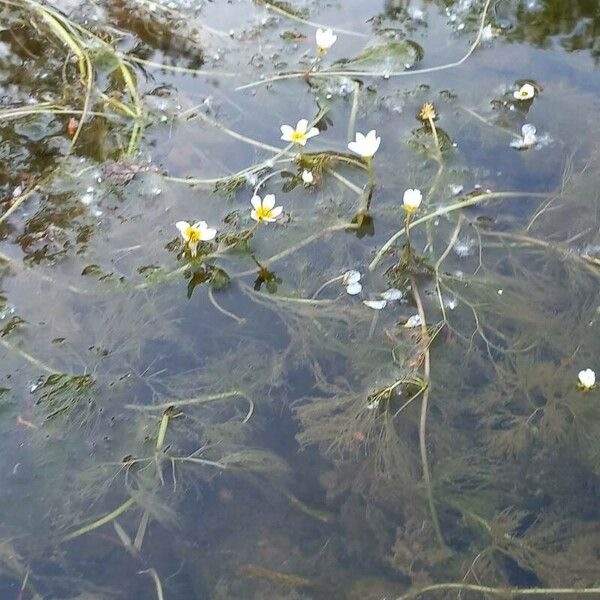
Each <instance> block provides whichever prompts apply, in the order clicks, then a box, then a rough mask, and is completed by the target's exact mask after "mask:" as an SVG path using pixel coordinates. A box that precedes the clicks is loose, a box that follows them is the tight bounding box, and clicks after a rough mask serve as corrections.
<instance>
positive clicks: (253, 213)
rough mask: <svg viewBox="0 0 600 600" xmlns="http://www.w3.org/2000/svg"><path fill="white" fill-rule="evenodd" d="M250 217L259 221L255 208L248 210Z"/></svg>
mask: <svg viewBox="0 0 600 600" xmlns="http://www.w3.org/2000/svg"><path fill="white" fill-rule="evenodd" d="M250 217H252V218H253V219H254V220H255V221H260V219H259V218H258V215H257V214H256V210H254V209H252V210H251V211H250Z"/></svg>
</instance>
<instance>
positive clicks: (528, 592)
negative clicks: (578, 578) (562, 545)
mask: <svg viewBox="0 0 600 600" xmlns="http://www.w3.org/2000/svg"><path fill="white" fill-rule="evenodd" d="M449 590H457V591H465V592H478V593H480V594H491V595H492V596H499V597H501V598H517V597H519V596H578V595H582V596H600V587H595V588H502V587H490V586H487V585H475V584H471V583H437V584H434V585H428V586H425V587H423V588H420V589H418V590H415V591H412V592H408V593H407V594H403V595H402V596H398V598H396V600H412V599H413V598H418V597H419V596H422V595H423V594H428V593H429V592H443V591H449Z"/></svg>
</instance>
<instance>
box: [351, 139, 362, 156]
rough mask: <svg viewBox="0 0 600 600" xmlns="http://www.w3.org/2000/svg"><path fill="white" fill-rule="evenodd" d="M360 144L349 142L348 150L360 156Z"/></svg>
mask: <svg viewBox="0 0 600 600" xmlns="http://www.w3.org/2000/svg"><path fill="white" fill-rule="evenodd" d="M360 148H361V146H360V144H359V143H358V142H348V150H350V151H351V152H354V154H358V155H359V156H360Z"/></svg>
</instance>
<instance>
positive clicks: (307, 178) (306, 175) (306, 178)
mask: <svg viewBox="0 0 600 600" xmlns="http://www.w3.org/2000/svg"><path fill="white" fill-rule="evenodd" d="M302 181H303V182H304V183H305V184H306V185H311V184H312V183H313V182H314V181H315V176H314V175H313V174H312V171H309V170H308V169H304V171H302Z"/></svg>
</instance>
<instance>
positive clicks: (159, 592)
mask: <svg viewBox="0 0 600 600" xmlns="http://www.w3.org/2000/svg"><path fill="white" fill-rule="evenodd" d="M139 573H140V575H150V577H152V580H153V581H154V586H155V587H156V597H157V600H165V597H164V594H163V588H162V583H161V582H160V577H159V576H158V573H157V572H156V569H147V570H146V571H140V572H139Z"/></svg>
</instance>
